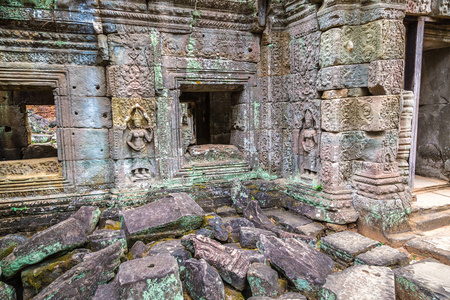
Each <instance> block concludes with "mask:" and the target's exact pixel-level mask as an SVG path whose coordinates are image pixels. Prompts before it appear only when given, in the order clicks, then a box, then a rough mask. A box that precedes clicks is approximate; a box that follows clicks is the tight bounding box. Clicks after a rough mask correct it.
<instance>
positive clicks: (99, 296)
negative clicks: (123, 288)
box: [92, 281, 120, 300]
mask: <svg viewBox="0 0 450 300" xmlns="http://www.w3.org/2000/svg"><path fill="white" fill-rule="evenodd" d="M119 299H120V298H119V287H118V284H117V282H116V281H113V282H111V283H108V284H101V285H99V286H98V288H97V290H96V291H95V295H94V298H92V300H119Z"/></svg>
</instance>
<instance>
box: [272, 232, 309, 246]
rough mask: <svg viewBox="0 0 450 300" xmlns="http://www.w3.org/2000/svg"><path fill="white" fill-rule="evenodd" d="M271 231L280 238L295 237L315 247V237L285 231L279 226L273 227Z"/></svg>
mask: <svg viewBox="0 0 450 300" xmlns="http://www.w3.org/2000/svg"><path fill="white" fill-rule="evenodd" d="M273 232H275V233H276V234H277V236H278V237H279V238H280V239H284V240H285V239H291V238H292V239H297V240H299V241H302V242H305V243H307V244H308V245H310V246H311V247H313V248H316V247H317V239H316V238H315V237H312V236H307V235H302V234H297V233H293V232H287V231H284V230H281V229H279V228H275V229H274V230H273Z"/></svg>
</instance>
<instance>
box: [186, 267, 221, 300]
mask: <svg viewBox="0 0 450 300" xmlns="http://www.w3.org/2000/svg"><path fill="white" fill-rule="evenodd" d="M184 283H185V286H186V289H187V291H188V293H189V295H190V296H191V297H192V299H193V300H200V299H205V300H206V299H208V300H224V299H225V290H224V285H223V281H222V278H220V275H219V273H218V272H217V271H216V270H215V269H214V268H213V267H211V266H210V265H209V264H208V263H207V262H206V261H205V260H204V259H200V260H196V259H193V258H191V259H189V260H187V261H186V280H185V281H184Z"/></svg>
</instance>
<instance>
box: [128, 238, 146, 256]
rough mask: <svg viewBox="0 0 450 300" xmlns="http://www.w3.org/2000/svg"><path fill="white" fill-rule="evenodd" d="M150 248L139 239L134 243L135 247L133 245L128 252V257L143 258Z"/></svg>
mask: <svg viewBox="0 0 450 300" xmlns="http://www.w3.org/2000/svg"><path fill="white" fill-rule="evenodd" d="M147 251H148V248H147V246H146V245H145V244H144V242H142V241H137V242H136V243H134V245H133V247H131V249H130V251H129V252H128V259H130V260H132V259H136V258H143V257H144V256H146V255H147Z"/></svg>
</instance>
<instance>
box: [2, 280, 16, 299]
mask: <svg viewBox="0 0 450 300" xmlns="http://www.w3.org/2000/svg"><path fill="white" fill-rule="evenodd" d="M0 299H1V300H17V295H16V290H15V289H14V287H12V286H10V285H8V284H6V283H4V282H1V281H0Z"/></svg>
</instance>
